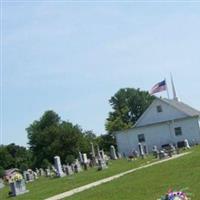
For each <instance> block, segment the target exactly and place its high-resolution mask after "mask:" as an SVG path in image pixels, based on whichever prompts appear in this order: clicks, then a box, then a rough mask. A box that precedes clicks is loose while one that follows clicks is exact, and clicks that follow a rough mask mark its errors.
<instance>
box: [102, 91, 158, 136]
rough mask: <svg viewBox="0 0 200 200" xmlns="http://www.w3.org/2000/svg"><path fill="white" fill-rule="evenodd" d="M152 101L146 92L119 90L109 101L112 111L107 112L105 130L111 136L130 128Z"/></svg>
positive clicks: (151, 97)
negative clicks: (115, 132)
mask: <svg viewBox="0 0 200 200" xmlns="http://www.w3.org/2000/svg"><path fill="white" fill-rule="evenodd" d="M153 99H154V97H153V96H150V95H149V93H148V92H146V91H140V89H134V88H124V89H120V90H119V91H118V92H117V93H116V94H115V95H114V96H112V97H111V99H110V100H109V103H110V105H111V106H112V109H113V111H112V112H109V116H108V118H107V121H106V125H105V126H106V130H107V131H108V132H109V133H110V134H112V133H113V132H114V131H119V130H125V129H128V128H132V127H133V126H134V124H135V122H136V121H137V120H138V119H139V117H140V116H141V115H142V113H143V112H144V111H145V110H146V109H147V107H148V106H149V105H150V104H151V103H152V101H153Z"/></svg>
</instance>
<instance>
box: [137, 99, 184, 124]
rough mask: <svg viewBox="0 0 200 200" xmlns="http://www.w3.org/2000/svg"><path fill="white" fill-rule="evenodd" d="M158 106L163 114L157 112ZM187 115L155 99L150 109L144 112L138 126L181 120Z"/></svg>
mask: <svg viewBox="0 0 200 200" xmlns="http://www.w3.org/2000/svg"><path fill="white" fill-rule="evenodd" d="M157 106H161V107H162V112H157ZM186 116H187V115H186V114H185V113H183V112H181V111H179V110H177V109H175V108H174V107H172V106H170V105H168V104H167V103H165V102H163V101H161V100H159V99H155V100H154V101H153V103H152V104H151V105H150V107H149V108H148V109H147V110H146V111H145V112H144V114H143V115H142V116H141V118H140V119H139V120H138V122H137V123H136V126H137V127H139V126H145V125H148V124H153V123H157V122H163V121H169V120H174V119H179V118H184V117H186Z"/></svg>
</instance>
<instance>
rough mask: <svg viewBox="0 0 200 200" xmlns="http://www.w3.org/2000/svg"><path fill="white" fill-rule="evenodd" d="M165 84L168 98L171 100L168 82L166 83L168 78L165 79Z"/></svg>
mask: <svg viewBox="0 0 200 200" xmlns="http://www.w3.org/2000/svg"><path fill="white" fill-rule="evenodd" d="M165 83H166V91H167V97H168V99H169V90H168V85H167V81H166V78H165Z"/></svg>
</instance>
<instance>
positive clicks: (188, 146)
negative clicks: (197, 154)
mask: <svg viewBox="0 0 200 200" xmlns="http://www.w3.org/2000/svg"><path fill="white" fill-rule="evenodd" d="M184 146H185V148H186V149H190V145H189V142H188V140H187V139H185V140H184Z"/></svg>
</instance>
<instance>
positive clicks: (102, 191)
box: [0, 146, 200, 200]
mask: <svg viewBox="0 0 200 200" xmlns="http://www.w3.org/2000/svg"><path fill="white" fill-rule="evenodd" d="M154 161H155V160H152V157H149V158H147V159H145V160H138V161H134V162H128V161H127V160H117V161H111V162H110V164H109V168H108V169H106V170H104V171H100V172H98V171H97V170H96V169H90V170H88V171H85V172H81V173H79V174H75V175H72V176H69V177H64V178H45V177H41V178H40V179H39V180H37V181H35V182H32V183H28V184H27V188H28V189H29V190H30V192H29V193H27V194H24V195H21V196H18V197H15V198H12V199H17V200H18V199H21V200H40V199H44V198H47V197H50V196H53V195H56V194H59V193H62V192H65V191H68V190H70V189H73V188H76V187H78V186H82V185H85V184H88V183H91V182H94V181H96V180H99V179H102V178H105V177H109V176H112V175H115V174H118V173H120V172H123V171H126V170H129V169H132V168H136V167H139V166H141V165H144V164H146V163H147V162H154ZM186 187H188V188H189V192H191V193H193V196H192V197H193V198H192V200H200V146H199V147H195V148H193V149H192V150H191V153H190V154H188V155H186V156H184V157H181V158H178V159H176V160H171V161H167V162H165V163H162V164H159V165H155V166H152V167H149V168H146V169H142V170H140V171H136V172H134V173H132V174H128V175H125V176H124V177H121V178H119V179H117V180H114V181H112V182H109V183H106V184H103V185H101V186H98V187H96V188H93V189H90V190H87V191H84V192H82V193H79V194H76V195H74V196H72V197H70V198H67V199H69V200H84V199H89V200H93V199H94V200H100V199H101V200H110V199H112V200H113V199H114V200H119V199H123V200H126V199H127V200H133V199H134V200H156V199H157V198H159V197H160V196H161V195H162V194H164V193H165V192H166V191H167V190H168V189H169V188H175V189H181V188H186ZM8 191H9V188H8V187H5V188H4V189H3V190H1V191H0V199H1V200H4V199H11V198H9V197H8V195H7V194H8Z"/></svg>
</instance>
